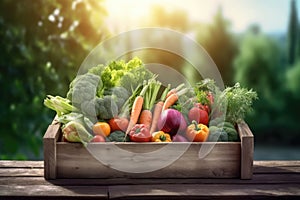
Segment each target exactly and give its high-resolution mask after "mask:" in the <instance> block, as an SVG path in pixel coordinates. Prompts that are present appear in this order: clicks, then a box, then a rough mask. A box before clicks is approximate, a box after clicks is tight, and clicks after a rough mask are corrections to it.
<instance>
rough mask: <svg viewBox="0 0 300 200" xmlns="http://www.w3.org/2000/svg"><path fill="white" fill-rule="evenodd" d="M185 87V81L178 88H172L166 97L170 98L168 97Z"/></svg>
mask: <svg viewBox="0 0 300 200" xmlns="http://www.w3.org/2000/svg"><path fill="white" fill-rule="evenodd" d="M183 87H184V83H182V84H180V85H178V86H177V87H176V88H173V89H172V90H170V91H169V92H168V93H167V96H166V98H168V97H169V96H171V95H172V94H175V93H177V92H178V91H179V90H181V89H182V88H183Z"/></svg>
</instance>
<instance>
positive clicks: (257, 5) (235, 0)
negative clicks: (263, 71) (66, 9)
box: [105, 0, 300, 33]
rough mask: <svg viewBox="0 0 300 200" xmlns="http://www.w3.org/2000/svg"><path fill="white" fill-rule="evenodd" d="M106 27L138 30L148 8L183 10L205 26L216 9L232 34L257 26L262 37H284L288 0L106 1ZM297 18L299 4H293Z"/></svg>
mask: <svg viewBox="0 0 300 200" xmlns="http://www.w3.org/2000/svg"><path fill="white" fill-rule="evenodd" d="M105 4H106V6H107V7H106V9H107V11H108V13H109V16H108V20H107V22H108V24H109V26H111V28H112V29H114V28H116V27H118V28H117V29H119V30H121V31H122V30H128V29H134V28H139V27H140V26H142V25H141V22H140V21H141V20H140V19H142V18H145V17H147V16H148V15H149V13H150V8H151V6H152V5H162V6H164V7H165V8H166V9H172V8H177V9H178V8H179V9H183V10H185V11H186V12H187V13H188V15H189V18H190V19H191V20H193V21H197V22H203V23H209V22H211V20H212V17H213V16H214V14H215V13H216V11H217V9H218V8H219V6H221V7H222V10H223V14H224V16H225V18H226V19H228V20H229V21H231V29H232V31H233V32H243V31H245V30H246V29H247V28H248V27H249V25H251V24H258V25H259V26H260V28H261V30H262V31H263V32H266V33H285V32H286V30H287V26H288V18H289V12H290V0H107V1H106V2H105ZM296 4H297V8H298V14H299V12H300V0H296Z"/></svg>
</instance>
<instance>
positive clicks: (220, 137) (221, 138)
mask: <svg viewBox="0 0 300 200" xmlns="http://www.w3.org/2000/svg"><path fill="white" fill-rule="evenodd" d="M207 141H209V142H216V141H218V142H227V141H228V134H227V133H226V132H225V131H224V130H222V129H221V128H219V127H216V126H210V127H209V136H208V138H207Z"/></svg>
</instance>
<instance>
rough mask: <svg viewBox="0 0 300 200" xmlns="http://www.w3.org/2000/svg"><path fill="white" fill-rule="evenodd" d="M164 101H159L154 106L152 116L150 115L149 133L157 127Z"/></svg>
mask: <svg viewBox="0 0 300 200" xmlns="http://www.w3.org/2000/svg"><path fill="white" fill-rule="evenodd" d="M163 105H164V102H163V101H159V102H158V103H157V104H156V105H155V108H154V112H153V116H152V123H151V128H150V133H153V132H155V131H156V128H157V123H158V120H159V117H160V114H161V111H162V108H163Z"/></svg>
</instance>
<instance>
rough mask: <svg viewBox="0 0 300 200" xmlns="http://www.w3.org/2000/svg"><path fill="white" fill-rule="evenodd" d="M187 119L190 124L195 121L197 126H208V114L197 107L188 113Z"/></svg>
mask: <svg viewBox="0 0 300 200" xmlns="http://www.w3.org/2000/svg"><path fill="white" fill-rule="evenodd" d="M188 117H189V120H190V121H191V122H192V121H193V120H195V121H196V122H197V123H199V124H204V125H208V121H209V117H208V113H207V112H206V111H205V110H203V109H201V108H199V107H193V108H192V109H191V110H190V111H189V113H188Z"/></svg>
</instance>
